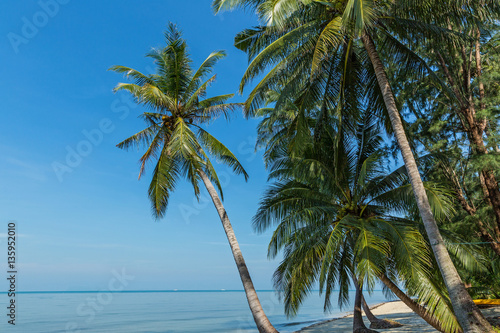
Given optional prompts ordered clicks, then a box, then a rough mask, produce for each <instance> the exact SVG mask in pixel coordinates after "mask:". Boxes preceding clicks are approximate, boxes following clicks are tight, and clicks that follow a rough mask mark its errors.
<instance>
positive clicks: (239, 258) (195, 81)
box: [110, 24, 277, 332]
mask: <svg viewBox="0 0 500 333" xmlns="http://www.w3.org/2000/svg"><path fill="white" fill-rule="evenodd" d="M165 39H166V44H167V45H166V46H165V47H164V48H163V49H153V50H152V51H151V52H150V53H148V54H147V57H150V58H152V59H153V60H154V62H155V64H156V74H151V75H145V74H142V73H141V72H139V71H137V70H135V69H132V68H129V67H124V66H113V67H111V68H110V70H113V71H115V72H117V73H124V74H125V75H126V77H127V78H129V79H132V80H133V81H135V82H134V83H119V84H118V85H117V86H116V88H115V91H121V90H125V91H128V92H129V93H130V94H131V95H132V96H133V97H134V99H135V101H136V102H137V103H138V104H140V105H144V106H145V107H146V108H147V109H149V110H148V111H145V112H144V113H142V115H141V117H142V118H143V119H144V121H145V122H146V124H147V126H148V127H147V128H146V129H144V130H142V131H140V132H138V133H136V134H134V135H132V136H131V137H129V138H128V139H126V140H124V141H123V142H120V143H119V144H118V145H117V146H118V147H119V148H123V149H128V148H132V147H138V148H139V147H141V148H142V147H147V149H146V152H145V153H144V155H143V156H142V157H141V159H140V162H141V168H140V173H139V178H140V177H141V175H142V174H143V172H144V168H145V165H146V163H147V162H149V161H155V162H156V166H155V169H154V171H153V178H152V180H151V184H150V186H149V192H148V193H149V198H150V200H151V203H152V210H153V215H154V216H155V217H156V218H161V217H163V216H164V214H165V211H166V209H167V205H168V200H169V197H170V194H171V192H172V191H173V190H174V189H175V185H176V183H177V181H178V179H179V178H180V177H182V176H184V177H186V178H187V179H188V180H189V181H190V183H191V184H192V185H193V188H194V192H195V194H196V196H197V197H198V196H199V194H200V189H199V182H200V180H201V181H203V184H204V185H205V187H206V189H207V191H208V193H209V194H210V197H211V198H212V201H213V203H214V206H215V208H216V209H217V212H218V214H219V217H220V220H221V222H222V226H223V228H224V231H225V233H226V236H227V239H228V241H229V245H230V247H231V251H232V253H233V257H234V260H235V263H236V266H237V268H238V272H239V274H240V278H241V281H242V283H243V287H244V289H245V293H246V297H247V300H248V305H249V306H250V310H251V311H252V315H253V318H254V320H255V323H256V325H257V327H258V329H259V332H277V331H276V329H275V328H274V327H273V326H272V325H271V323H270V321H269V319H268V318H267V317H266V315H265V313H264V311H263V309H262V306H261V304H260V301H259V298H258V297H257V293H256V291H255V288H254V286H253V283H252V279H251V278H250V273H249V271H248V268H247V266H246V264H245V260H244V259H243V255H242V253H241V250H240V247H239V245H238V242H237V240H236V236H235V234H234V231H233V228H232V226H231V223H230V221H229V218H228V215H227V213H226V210H225V209H224V206H223V205H222V201H221V197H222V188H221V186H220V182H219V179H218V177H217V173H216V172H215V169H214V167H213V165H212V163H211V161H210V158H209V155H211V156H213V157H215V158H216V159H218V160H219V161H221V162H223V163H225V164H227V165H228V166H230V167H232V169H233V171H234V172H235V173H236V174H242V175H243V176H244V177H245V179H247V178H248V175H247V173H246V171H245V170H244V169H243V167H242V166H241V164H240V162H239V161H238V159H237V158H236V157H235V156H234V154H233V153H232V152H231V151H230V150H229V149H228V148H227V147H226V146H224V145H223V144H222V143H221V142H220V141H218V140H217V139H216V138H215V137H213V136H212V135H211V134H210V133H209V132H207V131H206V130H205V129H204V128H203V127H201V125H202V124H207V123H208V122H210V121H211V120H213V119H214V118H216V117H217V116H219V115H223V116H226V117H227V116H228V114H229V112H231V111H233V110H234V109H236V108H238V107H240V106H241V105H239V104H231V103H225V102H226V101H227V100H228V99H229V98H231V97H232V96H233V94H227V95H220V96H214V97H209V98H205V96H206V90H207V87H208V86H209V85H210V84H211V83H212V82H213V81H214V80H215V75H213V76H210V75H211V72H212V68H213V66H214V65H215V64H216V63H217V62H218V61H219V60H220V59H221V58H223V57H224V56H225V53H224V52H223V51H217V52H213V53H212V54H210V55H209V56H208V58H207V59H206V60H205V61H204V62H203V63H202V64H201V66H200V67H199V68H198V69H197V70H196V71H193V69H192V68H191V59H190V57H189V54H188V52H187V44H186V41H185V40H184V39H182V35H181V32H180V31H179V30H178V29H177V28H176V26H175V25H173V24H169V26H168V30H167V31H166V33H165ZM207 76H208V79H207ZM214 184H215V186H214ZM216 187H217V189H218V192H219V193H220V195H221V197H219V194H218V193H217V190H216Z"/></svg>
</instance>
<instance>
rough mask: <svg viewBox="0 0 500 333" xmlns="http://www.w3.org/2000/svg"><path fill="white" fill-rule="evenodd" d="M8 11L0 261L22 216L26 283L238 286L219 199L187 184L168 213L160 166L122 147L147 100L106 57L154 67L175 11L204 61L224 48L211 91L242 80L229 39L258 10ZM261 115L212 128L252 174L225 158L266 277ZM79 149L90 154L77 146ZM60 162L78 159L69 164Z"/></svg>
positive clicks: (246, 247)
mask: <svg viewBox="0 0 500 333" xmlns="http://www.w3.org/2000/svg"><path fill="white" fill-rule="evenodd" d="M54 3H56V4H57V6H54ZM47 4H51V5H50V6H47ZM0 10H1V12H2V13H3V15H2V20H0V36H1V38H0V55H1V59H2V61H1V67H2V68H1V72H2V80H1V81H0V87H1V89H0V94H1V105H2V107H1V110H2V121H1V131H0V184H1V188H0V189H1V191H0V212H1V213H0V214H1V215H0V216H1V219H0V236H1V237H0V249H3V250H0V262H1V263H2V264H0V267H5V262H6V253H5V252H6V251H5V247H6V244H5V233H6V232H7V222H8V221H9V220H15V221H17V225H18V233H19V235H20V239H19V244H18V262H19V267H18V269H19V280H18V288H19V289H21V290H100V289H103V288H106V286H107V284H108V282H109V280H110V279H112V278H113V276H114V275H113V274H114V273H113V272H114V271H120V272H121V271H122V270H125V271H126V273H127V274H128V275H131V276H133V277H134V279H133V281H132V282H131V283H130V284H129V285H128V286H127V288H128V289H219V288H225V289H241V283H240V281H239V277H238V274H237V271H236V268H235V265H234V262H233V259H232V255H231V252H230V250H229V246H228V245H227V241H226V238H225V234H224V232H223V229H222V226H221V224H220V221H219V219H218V216H217V214H216V211H215V209H214V208H213V206H212V203H211V202H207V199H205V200H202V201H201V202H200V203H198V202H197V201H196V200H195V199H194V195H193V191H192V188H191V187H190V185H189V184H188V183H186V182H183V183H181V184H179V186H178V189H177V191H176V192H175V193H174V195H173V197H172V199H171V202H170V205H169V209H168V212H167V214H166V217H165V218H164V219H162V220H161V221H154V220H153V218H152V217H151V211H150V204H149V202H148V199H147V187H148V184H149V180H150V174H149V173H148V174H147V175H146V176H145V177H144V178H143V179H142V180H140V181H138V180H137V176H138V170H139V164H138V162H137V161H138V158H139V156H140V152H133V151H132V152H125V151H122V150H119V149H118V148H116V147H115V145H116V144H117V143H118V142H120V141H121V140H123V139H124V138H126V137H128V136H130V135H131V134H133V133H135V132H136V131H137V130H139V129H141V128H142V126H143V124H142V122H141V120H139V119H138V118H137V115H139V114H140V113H141V111H142V110H141V108H140V107H137V106H135V105H134V104H132V103H131V100H130V99H129V98H128V96H127V95H126V94H125V93H120V94H116V95H115V94H113V93H112V88H113V87H114V86H115V85H116V84H117V83H118V82H124V81H125V79H124V78H123V77H122V76H121V75H119V74H116V73H113V72H109V71H107V69H108V68H109V67H110V66H112V65H125V66H129V67H133V68H136V69H138V70H142V71H147V68H148V66H151V65H152V63H151V61H150V59H147V58H145V57H144V54H145V53H147V52H148V51H149V50H150V49H151V47H161V46H162V45H163V31H164V30H165V28H166V24H167V23H168V22H169V21H172V22H174V23H177V24H178V26H179V27H180V28H181V29H182V30H183V32H184V37H185V39H186V40H187V41H188V45H189V46H190V53H191V55H192V58H193V60H194V65H198V64H200V63H201V61H203V60H204V59H205V58H206V57H207V56H208V54H209V53H210V52H212V51H214V50H218V49H225V50H226V51H227V54H228V56H227V58H226V59H224V60H223V61H221V62H220V63H219V64H218V65H217V67H216V68H215V71H216V73H217V74H218V79H217V81H216V83H215V84H214V86H213V87H212V88H211V90H209V94H214V95H215V94H221V93H231V92H236V91H237V87H238V83H239V80H240V78H241V76H242V74H243V72H244V70H245V68H246V65H247V58H246V55H245V54H244V53H243V52H241V51H239V50H237V49H235V48H234V47H233V38H234V35H235V34H236V33H237V32H239V31H241V30H242V29H244V28H247V27H250V26H252V25H255V24H256V19H255V17H253V16H252V15H251V13H244V12H241V11H239V12H231V13H223V14H222V15H218V16H214V15H213V14H212V12H211V9H210V1H208V0H204V1H202V0H187V1H182V2H181V1H168V0H163V1H159V0H154V1H132V0H124V1H96V0H89V1H85V2H82V1H70V0H64V1H63V0H57V2H56V0H41V1H39V2H38V1H22V2H17V1H4V2H2V4H0ZM244 97H245V96H237V97H236V98H235V99H234V101H235V102H237V101H243V100H244ZM256 124H257V121H256V120H245V119H243V117H242V115H241V114H235V116H234V118H233V119H232V121H231V122H230V123H227V122H226V121H224V120H222V119H219V120H218V121H216V122H215V123H213V124H212V125H211V126H210V130H211V131H212V133H213V134H214V135H216V136H217V137H218V138H219V139H220V140H221V141H222V142H224V143H226V144H227V146H228V147H229V148H230V149H231V150H232V151H233V152H235V153H236V155H237V156H238V157H239V158H240V160H241V161H242V163H243V164H244V166H245V167H246V169H247V171H248V172H249V174H250V180H249V182H248V183H245V182H244V180H243V178H242V177H238V176H235V175H233V174H232V173H230V172H229V171H228V169H227V168H225V167H224V166H220V167H219V168H218V170H219V172H220V176H221V178H223V180H224V183H225V186H224V193H225V198H226V200H225V206H226V209H227V211H228V214H229V217H230V218H231V220H232V223H233V226H234V229H235V232H236V236H237V237H238V240H239V242H240V245H241V247H242V250H243V254H244V256H245V258H246V260H247V264H248V266H249V268H250V270H251V274H252V276H253V278H254V283H255V285H256V287H257V288H258V289H270V288H271V287H272V282H271V278H272V273H273V271H274V268H275V267H276V266H277V264H278V261H268V259H267V257H266V253H267V243H268V240H269V234H267V235H256V234H255V233H254V232H253V230H252V227H251V222H250V221H251V218H252V216H253V214H254V213H255V211H256V209H257V205H258V201H259V198H260V196H261V194H262V192H263V191H264V189H265V187H266V178H267V174H266V171H265V169H264V166H263V162H262V156H261V154H259V153H257V154H255V153H254V151H253V146H254V143H255V126H256ZM97 131H99V133H100V134H97V133H98V132H97ZM86 133H87V134H86ZM89 133H91V134H89ZM89 135H90V136H92V138H93V142H91V140H89V139H88V138H87V136H89ZM88 142H91V143H90V144H89V143H88ZM78 150H80V151H81V152H84V153H82V154H81V155H85V156H80V157H81V158H80V159H78V158H75V157H74V156H68V155H71V153H70V152H71V151H78ZM68 162H69V163H68ZM63 164H66V165H68V164H69V165H70V167H69V168H66V169H63V171H61V169H60V165H63ZM56 169H57V170H59V171H58V172H56ZM70 170H71V171H70ZM149 171H151V169H149ZM205 198H206V197H205ZM3 284H5V281H3V282H2V283H1V284H0V287H1V288H2V289H4V290H5V286H6V284H5V285H3Z"/></svg>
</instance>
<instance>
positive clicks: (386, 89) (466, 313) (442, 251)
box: [361, 32, 493, 333]
mask: <svg viewBox="0 0 500 333" xmlns="http://www.w3.org/2000/svg"><path fill="white" fill-rule="evenodd" d="M361 39H362V41H363V45H364V47H365V49H366V51H367V52H368V56H369V57H370V61H371V63H372V65H373V68H374V70H375V75H376V76H377V81H378V84H379V86H380V90H381V91H382V94H383V98H384V102H385V105H386V108H387V112H388V113H389V117H390V119H391V124H392V128H393V131H394V135H395V136H396V139H397V142H398V145H399V148H400V150H401V154H402V155H403V160H404V163H405V166H406V170H407V171H408V175H409V177H410V182H411V185H412V188H413V193H414V195H415V198H416V200H417V205H418V209H419V211H420V216H421V217H422V221H423V223H424V226H425V230H426V232H427V236H428V237H429V241H430V244H431V247H432V251H433V252H434V256H435V257H436V261H437V263H438V266H439V269H440V271H441V274H442V275H443V279H444V282H445V284H446V287H447V289H448V293H449V295H450V299H451V303H452V305H453V310H454V312H455V315H456V316H457V320H458V322H459V323H460V325H461V326H462V328H463V330H464V332H474V333H475V332H477V333H485V332H493V329H492V327H491V325H490V324H489V323H488V321H486V319H485V318H484V316H483V314H482V313H481V311H479V308H478V307H477V306H476V304H474V302H473V301H472V298H471V297H470V295H469V294H468V293H467V290H466V289H465V286H464V284H463V283H462V280H461V279H460V276H459V275H458V272H457V270H456V268H455V266H454V265H453V262H452V261H451V258H450V255H449V253H448V251H447V250H446V247H445V246H444V243H443V238H442V237H441V234H440V232H439V229H438V226H437V224H436V221H435V220H434V216H433V215H432V212H431V207H430V205H429V199H428V198H427V194H426V193H425V189H424V184H423V182H422V179H421V178H420V173H419V171H418V167H417V163H416V162H415V157H414V156H413V152H412V151H411V148H410V145H409V143H408V140H407V138H406V134H405V131H404V128H403V124H402V122H401V118H400V115H399V112H398V109H397V107H396V102H395V99H394V94H393V92H392V90H391V87H390V85H389V81H388V79H387V75H386V73H385V69H384V65H383V63H382V61H381V60H380V58H379V56H378V53H377V50H376V48H375V44H374V42H373V40H372V38H371V37H370V36H369V35H368V34H367V33H366V32H365V33H363V35H362V37H361Z"/></svg>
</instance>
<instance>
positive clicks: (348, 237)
mask: <svg viewBox="0 0 500 333" xmlns="http://www.w3.org/2000/svg"><path fill="white" fill-rule="evenodd" d="M262 113H265V109H261V110H259V114H262ZM361 119H362V121H361V122H360V124H359V126H358V127H357V131H356V134H355V135H352V134H347V133H346V134H342V132H340V133H339V131H338V127H337V130H334V129H333V128H332V126H328V125H324V126H323V127H322V128H321V130H320V131H321V132H322V133H320V134H319V135H312V137H311V136H310V137H309V138H308V140H305V142H306V144H305V145H304V147H303V148H304V149H303V152H302V155H300V156H297V155H295V156H292V154H291V153H290V147H291V146H290V142H291V141H293V139H294V138H293V137H291V136H290V135H287V134H286V131H289V129H290V128H293V127H294V126H293V123H294V120H295V119H294V116H293V112H292V111H289V112H287V113H283V114H281V115H280V112H269V116H268V117H265V118H264V120H263V121H262V122H261V125H260V126H259V133H260V141H261V144H263V145H264V144H266V143H267V144H266V154H265V156H266V162H267V164H268V168H269V169H270V170H271V178H273V179H275V180H276V183H275V184H274V185H273V186H272V187H271V188H270V189H269V190H268V191H267V192H266V195H265V196H264V200H263V201H262V203H261V208H260V209H259V211H258V213H257V215H256V217H255V220H254V222H255V226H256V228H257V230H258V231H264V230H266V229H268V228H270V227H271V226H272V225H273V224H275V223H276V224H277V227H276V230H275V231H274V233H273V236H272V239H271V242H270V245H269V255H270V256H271V257H275V256H276V255H277V253H278V252H279V251H280V250H283V253H284V260H283V262H282V263H281V264H280V265H279V267H278V269H277V270H276V273H275V287H276V289H278V290H283V292H284V300H285V311H286V313H287V314H288V315H294V314H295V313H296V312H297V310H298V308H299V306H300V304H301V303H302V301H303V299H304V298H305V296H306V295H307V294H308V293H309V292H310V290H311V288H312V287H313V285H314V283H315V281H318V280H319V283H320V288H321V290H322V291H323V290H324V291H325V310H327V309H328V308H329V307H330V306H331V305H330V300H329V298H330V295H331V292H332V290H333V289H334V288H335V287H336V286H338V288H339V290H340V294H339V304H340V305H341V306H343V305H344V304H345V303H346V302H347V300H348V288H349V284H350V282H349V281H352V282H353V283H354V286H355V287H356V298H355V306H354V313H355V316H354V331H360V332H361V331H366V330H367V329H366V327H365V326H364V324H363V321H362V317H361V312H360V311H361V304H362V303H361V302H362V299H361V295H362V290H363V286H368V289H371V288H372V287H373V283H374V279H380V280H381V281H382V282H384V283H387V281H389V282H391V281H390V280H389V278H388V277H387V275H390V276H392V277H393V278H394V279H395V278H398V277H399V278H401V279H402V280H403V281H405V284H406V287H407V289H408V290H410V291H416V290H418V291H419V293H418V296H419V302H418V303H417V302H414V301H411V299H410V297H408V296H406V295H404V293H403V292H401V291H400V290H399V289H398V288H397V287H395V285H394V283H392V282H391V285H389V287H390V288H391V290H398V291H399V292H400V293H399V294H398V296H400V297H401V298H402V299H404V298H403V297H402V296H401V294H403V295H404V296H406V299H404V301H405V303H408V301H409V300H410V302H411V303H410V306H412V308H414V309H415V310H416V312H417V313H418V314H419V315H421V316H422V317H423V318H424V319H425V320H426V321H427V322H429V323H430V324H431V325H433V326H434V327H435V328H436V329H438V330H440V331H443V332H456V331H459V330H460V327H459V325H458V323H457V321H456V319H455V316H454V315H453V311H452V310H451V304H449V302H448V300H447V296H446V295H443V294H442V293H441V290H440V289H439V287H436V285H435V283H434V282H433V281H432V279H433V277H432V276H431V275H430V272H431V271H432V264H431V261H432V260H431V259H432V258H431V256H430V250H429V247H428V245H427V244H428V243H427V242H426V241H425V239H424V238H423V237H422V236H421V233H420V232H419V230H418V227H417V223H415V222H413V221H411V220H408V219H404V218H401V217H398V215H400V214H401V213H403V212H408V211H409V210H410V209H414V206H415V202H414V200H412V194H411V188H410V186H409V185H408V183H407V181H408V177H407V175H406V173H405V171H404V168H398V169H397V170H395V171H393V172H392V173H391V174H389V175H387V174H386V171H385V170H384V168H383V159H382V158H381V155H380V152H379V151H378V149H379V148H380V144H381V137H380V136H379V135H378V134H377V132H378V126H377V124H376V121H377V119H376V118H374V117H373V115H372V114H368V113H366V112H365V113H364V116H362V117H361ZM307 122H308V123H309V125H310V126H311V128H315V124H314V120H313V119H307ZM273 124H276V125H277V126H273ZM337 124H338V123H337ZM310 132H312V130H311V131H310ZM314 134H317V133H314ZM339 134H340V135H343V138H341V140H339V138H338V136H339ZM314 137H319V138H320V139H319V141H320V142H315V139H314ZM303 142H304V141H303ZM426 188H427V191H428V192H429V196H430V198H431V199H432V202H433V207H435V209H434V211H435V213H437V214H438V216H441V215H443V214H447V213H448V212H447V211H446V210H443V207H448V206H449V205H450V203H449V201H448V197H447V195H445V194H444V193H445V191H443V190H442V189H440V188H439V187H436V186H432V185H431V184H427V185H426ZM394 287H395V288H394ZM415 294H417V293H415ZM419 303H422V304H425V303H427V304H428V307H429V308H428V309H425V308H424V307H423V306H421V305H420V304H419ZM429 309H430V310H429Z"/></svg>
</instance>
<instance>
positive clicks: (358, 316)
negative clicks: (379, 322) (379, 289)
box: [352, 277, 377, 333]
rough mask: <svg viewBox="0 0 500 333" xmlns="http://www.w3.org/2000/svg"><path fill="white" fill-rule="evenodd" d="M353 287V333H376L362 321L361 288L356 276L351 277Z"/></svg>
mask: <svg viewBox="0 0 500 333" xmlns="http://www.w3.org/2000/svg"><path fill="white" fill-rule="evenodd" d="M352 281H353V282H354V287H355V288H356V297H355V298H354V314H353V324H352V331H353V333H377V331H374V330H371V329H369V328H367V327H366V326H365V323H364V322H363V315H362V313H361V303H362V298H363V289H362V287H361V286H360V284H359V283H358V280H357V278H355V277H353V278H352Z"/></svg>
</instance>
